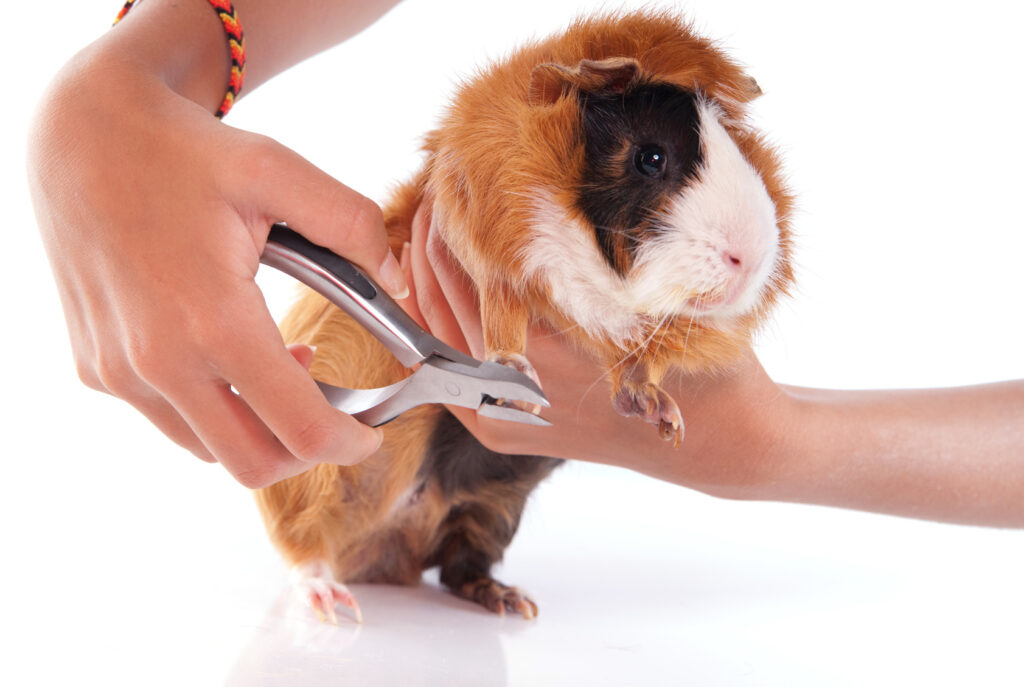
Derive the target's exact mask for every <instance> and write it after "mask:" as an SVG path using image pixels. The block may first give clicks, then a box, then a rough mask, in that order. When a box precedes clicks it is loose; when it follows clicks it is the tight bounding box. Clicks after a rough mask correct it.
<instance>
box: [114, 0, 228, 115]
mask: <svg viewBox="0 0 1024 687" xmlns="http://www.w3.org/2000/svg"><path fill="white" fill-rule="evenodd" d="M135 2H136V0H128V1H127V2H125V3H124V7H122V8H121V11H120V12H118V13H117V18H116V19H115V20H114V24H115V25H116V24H117V22H119V21H121V19H123V18H124V15H126V14H128V10H130V9H131V8H132V6H133V5H134V4H135ZM208 2H209V3H210V6H211V7H213V9H214V10H216V11H217V16H218V17H220V20H221V23H222V24H224V33H225V34H227V39H228V48H229V49H230V50H231V78H230V79H229V80H228V89H227V92H226V93H225V94H224V101H223V102H222V103H221V104H220V107H219V108H218V109H217V117H218V118H220V117H223V116H224V115H226V114H227V113H228V110H230V109H231V106H232V105H234V104H235V99H236V98H237V97H238V94H239V93H241V92H242V82H243V81H244V80H245V34H243V33H242V23H241V22H240V21H238V13H237V12H235V7H234V5H232V4H231V2H230V0H208Z"/></svg>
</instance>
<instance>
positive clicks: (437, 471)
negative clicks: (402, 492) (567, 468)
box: [417, 411, 563, 498]
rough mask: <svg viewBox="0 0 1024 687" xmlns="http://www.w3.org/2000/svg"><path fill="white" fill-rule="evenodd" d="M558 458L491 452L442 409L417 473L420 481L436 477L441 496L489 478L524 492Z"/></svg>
mask: <svg viewBox="0 0 1024 687" xmlns="http://www.w3.org/2000/svg"><path fill="white" fill-rule="evenodd" d="M562 462H563V461H562V460H561V459H559V458H546V457H543V456H510V455H506V454H503V453H495V452H494V451H491V450H490V449H488V448H487V447H485V446H484V445H483V444H481V443H480V442H479V441H477V440H476V438H475V437H474V436H473V435H472V434H470V433H469V431H468V430H467V429H466V428H465V427H463V426H462V423H460V422H459V421H458V420H457V419H455V416H454V415H452V414H451V413H449V412H447V411H445V412H444V413H442V415H441V419H440V420H439V421H438V424H437V427H436V428H435V430H434V434H433V436H432V437H431V439H430V446H429V447H428V449H427V455H426V457H425V458H424V460H423V465H421V466H420V470H419V474H418V475H417V476H418V477H419V479H421V480H424V481H426V480H430V479H433V480H436V481H437V483H438V484H439V485H440V487H441V493H442V494H443V495H444V496H445V498H451V497H452V496H454V495H455V494H459V493H469V494H472V493H473V492H474V491H476V490H478V489H479V488H480V487H481V486H483V485H485V484H487V483H489V482H501V483H503V484H507V485H514V484H522V485H523V488H524V491H525V492H526V493H528V492H529V491H531V490H532V489H533V487H534V486H535V485H536V484H537V482H539V481H540V480H542V479H544V478H545V477H546V476H547V475H548V473H550V472H551V471H552V470H553V469H555V468H556V467H557V466H558V465H560V464H561V463H562ZM524 497H525V494H524Z"/></svg>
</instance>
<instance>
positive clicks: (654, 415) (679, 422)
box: [612, 381, 684, 447]
mask: <svg viewBox="0 0 1024 687" xmlns="http://www.w3.org/2000/svg"><path fill="white" fill-rule="evenodd" d="M612 405H613V406H614V407H615V410H616V411H618V413H619V414H620V415H623V416H625V417H633V416H636V417H639V418H640V419H642V420H643V421H644V422H649V423H650V424H652V425H655V426H656V427H657V428H658V436H660V437H661V438H662V439H663V440H664V441H671V442H672V445H673V446H676V447H678V446H679V444H680V443H681V442H682V440H683V432H684V427H683V414H682V412H680V410H679V406H678V405H677V404H676V402H675V399H673V398H672V397H671V396H669V395H668V394H667V393H666V392H665V390H664V389H662V388H661V387H660V386H658V385H657V384H655V383H654V382H632V381H626V382H623V384H622V386H620V387H619V389H618V390H617V391H615V393H614V395H613V396H612Z"/></svg>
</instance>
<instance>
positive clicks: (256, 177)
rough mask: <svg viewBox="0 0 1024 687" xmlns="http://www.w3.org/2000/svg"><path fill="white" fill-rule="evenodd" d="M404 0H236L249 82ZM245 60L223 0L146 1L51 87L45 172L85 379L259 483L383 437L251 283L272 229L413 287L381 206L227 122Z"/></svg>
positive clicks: (39, 145)
mask: <svg viewBox="0 0 1024 687" xmlns="http://www.w3.org/2000/svg"><path fill="white" fill-rule="evenodd" d="M396 1H397V0H369V1H368V0H359V1H358V2H355V1H352V2H341V1H339V2H329V3H325V2H301V3H284V2H276V1H274V0H236V2H235V6H236V9H237V11H238V13H239V17H240V18H241V19H242V21H243V25H244V29H245V36H246V43H247V54H248V60H247V65H246V77H245V89H246V91H249V90H252V89H253V88H255V87H256V86H258V85H259V84H260V83H262V82H263V81H266V80H267V79H269V78H270V77H271V76H273V75H274V74H276V73H278V72H280V71H282V70H284V69H286V68H287V67H289V66H291V65H293V64H295V63H297V62H299V61H301V60H303V59H305V58H306V57H308V56H310V55H312V54H314V53H316V52H319V51H320V50H322V49H324V48H326V47H329V46H331V45H334V44H335V43H338V42H341V41H342V40H344V39H345V38H347V37H348V36H351V35H353V34H355V33H357V32H358V31H360V30H362V29H363V28H365V27H366V26H367V25H369V24H370V23H371V22H372V21H373V20H374V19H376V18H377V17H379V16H380V15H382V14H383V13H384V12H385V11H387V10H388V9H390V7H391V6H392V5H394V4H395V2H396ZM230 66H231V62H230V56H229V54H228V50H227V43H226V41H225V33H224V29H223V28H222V26H221V22H220V21H219V20H218V18H217V14H215V13H214V12H213V11H212V9H211V7H210V5H209V4H208V3H207V2H205V0H189V1H188V2H169V1H165V0H146V1H145V2H139V3H137V5H136V7H134V8H133V9H132V11H131V12H129V13H128V15H127V16H126V17H125V18H124V20H123V21H121V22H120V23H119V24H118V25H117V26H116V27H114V28H113V29H111V30H110V31H109V32H107V33H106V34H105V35H103V36H102V37H101V38H100V39H99V40H97V41H96V42H94V43H93V44H92V45H90V46H88V47H87V48H86V49H85V50H83V51H82V52H81V53H79V54H78V55H76V56H75V57H74V58H73V59H72V60H71V61H70V62H69V63H68V64H67V65H66V66H65V67H64V69H63V70H62V71H61V73H60V74H59V75H58V76H57V78H56V79H55V80H54V82H53V83H52V85H51V86H50V88H49V90H48V92H47V94H46V96H45V97H44V99H43V101H42V103H41V104H40V106H39V110H38V114H37V116H36V118H35V121H34V123H33V127H32V132H31V135H30V143H29V154H28V168H29V182H30V187H31V190H32V196H33V201H34V204H35V208H36V214H37V218H38V223H39V228H40V231H41V234H42V237H43V242H44V244H45V247H46V250H47V253H48V256H49V258H50V261H51V265H52V267H53V271H54V275H55V277H56V281H57V286H58V291H59V294H60V297H61V301H62V304H63V306H64V312H65V318H66V320H67V325H68V330H69V334H70V338H71V343H72V348H73V350H74V355H75V362H76V365H77V368H78V371H79V375H80V376H81V378H82V380H83V381H84V382H85V383H86V384H87V385H89V386H90V387H92V388H95V389H98V390H101V391H105V392H108V393H110V394H113V395H114V396H117V397H119V398H122V399H124V400H126V401H128V402H129V403H131V404H132V405H133V406H135V407H136V408H137V409H138V410H140V411H141V412H143V413H144V414H145V415H146V416H147V417H148V418H149V419H150V420H151V421H152V422H153V423H154V424H155V425H156V426H157V427H158V428H160V430H161V431H163V432H164V433H165V434H166V435H167V436H169V437H170V438H171V439H173V440H174V441H176V442H177V443H179V444H181V445H182V446H184V447H186V448H187V449H189V450H190V451H192V452H193V453H194V454H196V455H197V456H199V457H201V458H204V459H206V460H217V461H219V462H221V463H222V464H223V465H224V467H225V468H227V469H228V470H229V471H230V472H231V474H232V475H234V476H235V478H236V479H238V480H239V481H240V482H242V483H243V484H245V485H247V486H251V487H259V486H265V485H267V484H270V483H272V482H276V481H278V480H280V479H283V478H285V477H289V476H291V475H295V474H298V473H300V472H303V471H305V470H307V469H309V468H310V467H312V466H313V465H315V464H316V463H317V462H320V461H339V460H340V461H342V462H345V463H353V462H358V461H359V460H362V459H363V458H365V457H366V456H368V455H369V454H371V453H372V452H373V451H375V450H376V448H377V446H378V445H379V443H380V434H379V432H378V431H377V430H374V429H371V428H369V427H366V426H364V425H362V424H360V423H358V422H356V421H355V420H353V419H352V418H350V417H348V416H345V415H343V414H341V413H338V412H337V411H336V410H334V408H332V407H331V406H330V405H329V404H328V403H327V401H326V400H324V398H323V396H322V394H321V393H320V392H319V390H318V389H317V387H316V385H315V384H314V383H313V381H312V379H311V378H310V377H309V375H308V373H307V372H306V370H305V369H304V366H303V364H302V363H305V365H308V363H309V358H310V352H309V349H308V348H305V347H301V346H300V347H292V349H291V351H289V350H288V349H286V348H285V346H284V344H283V343H282V341H281V336H280V334H279V333H278V330H277V328H276V326H275V324H274V322H273V320H272V319H271V316H270V314H269V312H268V311H267V308H266V305H265V304H264V301H263V298H262V296H261V294H260V292H259V290H258V288H257V286H256V284H255V282H254V279H253V277H254V275H255V273H256V270H257V267H258V264H259V256H260V254H261V253H262V250H263V245H264V243H265V241H266V237H267V232H268V230H269V228H270V225H271V223H272V222H274V221H287V222H288V223H289V224H290V225H291V226H292V227H293V228H294V229H296V230H297V231H299V232H301V233H303V234H305V235H306V236H307V237H308V238H309V239H311V240H313V241H315V242H317V243H320V244H323V245H326V246H328V247H330V248H332V249H333V250H334V251H336V252H337V253H340V254H342V255H344V256H346V257H348V258H350V259H351V260H353V261H354V262H356V263H357V264H359V265H361V266H363V267H364V268H365V269H366V270H367V271H368V272H369V273H370V274H371V275H372V276H374V277H375V278H376V279H377V280H378V281H379V282H380V283H381V284H382V285H383V286H385V288H387V289H388V290H389V291H390V292H391V293H392V294H401V292H403V291H404V289H405V283H404V278H403V276H402V273H401V269H400V268H399V267H398V263H397V260H396V259H395V258H394V257H393V256H392V255H391V252H390V250H389V248H388V244H387V241H386V236H385V233H384V225H383V219H382V216H381V212H380V209H379V208H378V207H377V206H376V205H375V204H374V203H373V202H371V201H370V200H368V199H366V198H364V197H362V196H361V195H359V194H358V193H356V192H355V191H352V190H351V189H348V188H346V187H345V186H343V185H342V184H340V183H338V182H337V181H335V180H334V179H332V178H330V177H329V176H328V175H327V174H325V173H323V172H322V171H320V170H318V169H316V168H315V167H314V166H313V165H312V164H310V163H309V162H307V161H306V160H304V159H302V158H301V157H299V156H298V155H297V154H295V153H294V152H292V151H291V150H288V149H287V148H285V147H283V146H281V145H279V144H277V143H276V142H274V141H273V140H271V139H269V138H266V137H263V136H258V135H254V134H251V133H248V132H245V131H241V130H238V129H234V128H232V127H230V126H226V125H224V124H222V123H221V122H219V121H218V120H217V119H215V118H214V116H213V112H214V111H215V110H216V109H217V107H218V105H220V103H221V100H222V98H223V97H224V89H225V84H227V83H228V77H229V71H230ZM290 352H291V355H290V354H289V353H290ZM300 360H301V361H302V363H300V362H299V361H300ZM232 386H233V387H234V388H235V389H236V390H237V391H238V395H237V396H236V395H235V394H234V393H233V392H232V390H231V387H232ZM283 399H287V400H283Z"/></svg>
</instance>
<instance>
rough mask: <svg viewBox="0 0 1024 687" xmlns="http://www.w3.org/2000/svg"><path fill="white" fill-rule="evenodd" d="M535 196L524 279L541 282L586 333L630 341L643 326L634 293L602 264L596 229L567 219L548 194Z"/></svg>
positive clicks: (558, 304)
mask: <svg viewBox="0 0 1024 687" xmlns="http://www.w3.org/2000/svg"><path fill="white" fill-rule="evenodd" d="M534 197H535V201H534V207H535V211H534V215H533V217H534V219H533V227H532V228H533V235H532V238H531V239H530V242H529V243H528V244H527V247H526V249H525V251H524V255H523V256H522V257H523V264H524V268H525V271H526V273H527V275H528V276H536V277H538V278H540V280H541V281H543V282H545V283H546V284H547V286H548V289H549V291H550V293H551V298H552V300H553V301H554V304H555V305H556V306H557V307H558V308H559V309H560V310H561V311H562V312H563V313H564V314H565V315H566V316H568V317H569V318H570V319H572V320H574V321H575V322H576V323H578V324H579V325H580V326H581V327H582V328H583V329H584V330H586V331H587V332H588V333H589V334H591V335H594V336H598V337H603V338H611V339H614V340H617V341H622V340H626V339H628V338H631V337H632V335H633V334H635V333H636V332H637V331H638V329H639V326H640V324H641V321H640V317H639V316H638V314H637V310H636V303H635V300H634V298H633V295H632V289H631V287H630V284H629V282H628V281H627V280H626V279H623V278H622V277H621V276H619V274H618V273H616V272H615V270H613V269H612V268H611V267H610V266H609V265H608V263H607V262H606V261H605V259H604V256H603V255H602V254H601V250H600V249H599V248H598V245H597V239H596V238H595V237H594V230H593V229H592V228H590V227H589V226H587V225H586V224H584V223H583V222H580V221H578V220H572V219H569V218H568V217H567V216H566V214H565V211H564V210H563V209H562V208H561V206H559V205H558V204H557V203H556V202H555V200H554V198H553V197H552V195H551V194H550V193H548V192H547V191H544V190H541V189H538V190H536V191H535V192H534Z"/></svg>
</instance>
